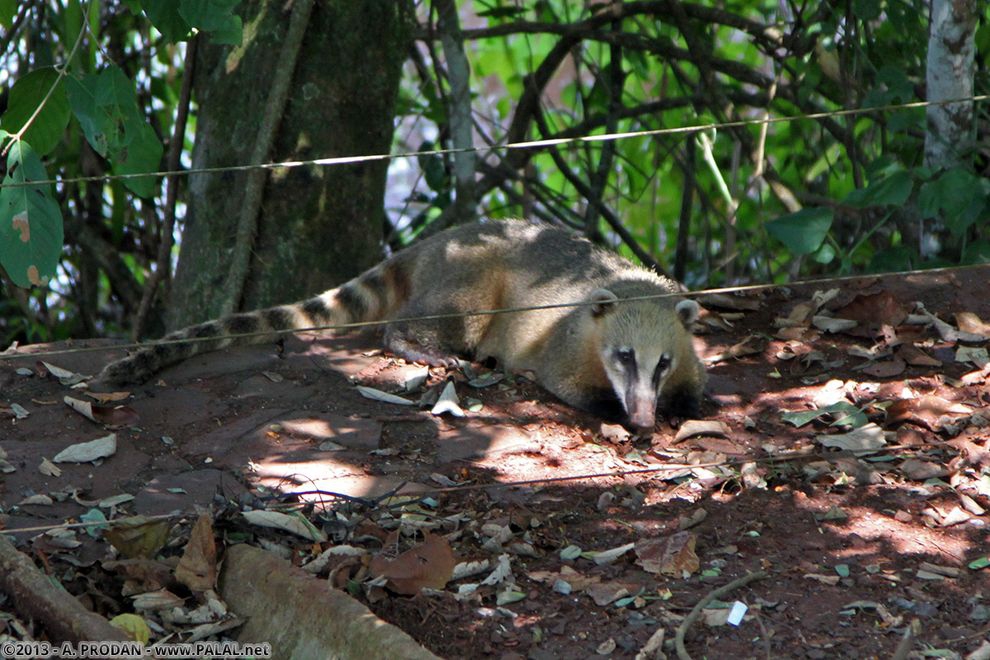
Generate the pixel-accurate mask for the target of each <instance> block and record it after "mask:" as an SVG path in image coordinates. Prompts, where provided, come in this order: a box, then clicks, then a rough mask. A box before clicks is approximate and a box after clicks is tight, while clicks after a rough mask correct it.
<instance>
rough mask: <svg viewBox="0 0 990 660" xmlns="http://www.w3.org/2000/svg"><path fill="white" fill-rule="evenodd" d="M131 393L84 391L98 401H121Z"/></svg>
mask: <svg viewBox="0 0 990 660" xmlns="http://www.w3.org/2000/svg"><path fill="white" fill-rule="evenodd" d="M130 395H131V393H130V392H88V391H87V392H86V396H88V397H90V398H91V399H96V400H97V401H99V402H100V403H113V402H115V401H123V400H124V399H126V398H128V397H129V396H130Z"/></svg>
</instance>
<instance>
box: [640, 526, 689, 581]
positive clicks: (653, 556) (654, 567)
mask: <svg viewBox="0 0 990 660" xmlns="http://www.w3.org/2000/svg"><path fill="white" fill-rule="evenodd" d="M696 542H697V537H696V536H695V535H694V534H693V533H692V532H677V533H676V534H672V535H671V536H668V537H667V538H660V539H643V540H640V541H638V542H637V543H636V563H637V564H639V565H640V566H642V567H643V570H645V571H647V572H649V573H660V574H662V575H670V576H673V577H677V578H680V577H684V576H687V575H691V574H693V573H694V572H696V571H697V570H698V568H699V567H700V566H701V561H700V560H699V559H698V555H697V554H695V552H694V546H695V543H696Z"/></svg>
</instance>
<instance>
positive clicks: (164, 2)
mask: <svg viewBox="0 0 990 660" xmlns="http://www.w3.org/2000/svg"><path fill="white" fill-rule="evenodd" d="M141 4H142V7H143V8H144V13H145V15H146V16H147V17H148V20H150V21H151V24H152V25H154V26H155V27H156V28H157V29H158V31H159V32H161V33H162V36H163V37H165V40H166V41H171V42H172V43H175V42H176V41H184V40H185V39H188V38H189V32H190V31H191V30H192V28H191V27H190V25H189V23H187V22H186V19H184V18H183V17H182V14H181V12H180V11H179V5H180V3H178V2H176V1H175V0H144V2H142V3H141Z"/></svg>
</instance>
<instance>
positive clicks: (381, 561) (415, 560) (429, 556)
mask: <svg viewBox="0 0 990 660" xmlns="http://www.w3.org/2000/svg"><path fill="white" fill-rule="evenodd" d="M456 565H457V560H456V559H455V558H454V552H453V551H452V550H451V549H450V544H449V543H448V542H447V539H445V538H444V537H442V536H437V535H434V534H426V535H425V537H424V538H423V542H422V543H421V544H419V545H417V546H416V547H415V548H410V549H409V550H406V551H405V552H403V553H402V554H400V555H399V556H398V557H396V558H395V559H386V558H385V557H383V556H381V555H379V556H377V557H375V558H373V559H372V560H371V563H370V565H369V566H368V568H369V570H370V571H371V574H372V575H374V576H376V577H383V578H385V579H386V580H388V587H389V588H390V589H391V590H392V591H394V592H396V593H398V594H402V595H404V596H413V595H415V594H418V593H419V591H420V589H423V588H432V589H443V588H444V587H445V586H447V582H448V581H449V580H450V576H451V575H452V574H453V572H454V566H456Z"/></svg>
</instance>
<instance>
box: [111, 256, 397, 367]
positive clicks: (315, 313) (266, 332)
mask: <svg viewBox="0 0 990 660" xmlns="http://www.w3.org/2000/svg"><path fill="white" fill-rule="evenodd" d="M398 275H399V273H398V268H397V264H395V263H393V262H386V263H384V264H380V265H378V266H376V267H374V268H372V269H371V270H368V271H366V272H365V273H363V274H361V275H360V276H358V277H356V278H355V279H353V280H351V281H349V282H347V283H345V284H343V285H341V286H339V287H337V288H336V289H330V290H329V291H325V292H324V293H321V294H320V295H318V296H314V297H312V298H309V299H308V300H304V301H301V302H298V303H293V304H290V305H280V306H278V307H270V308H268V309H262V310H259V311H254V312H244V313H241V314H232V315H230V316H225V317H223V318H220V319H215V320H213V321H206V322H204V323H200V324H198V325H193V326H189V327H188V328H183V329H182V330H177V331H175V332H173V333H171V334H168V335H166V336H165V337H163V338H162V340H161V341H162V342H173V341H175V343H157V344H153V345H150V346H148V347H146V348H142V349H139V350H138V351H137V352H135V353H133V354H131V355H129V356H127V357H126V358H122V359H120V360H117V361H116V362H111V363H110V364H108V365H107V366H106V367H104V368H103V370H102V371H101V372H100V374H99V375H98V376H97V378H96V380H97V382H98V383H101V384H103V383H105V384H107V385H126V384H130V383H143V382H145V381H147V380H148V379H149V378H151V377H152V376H154V375H155V374H156V373H158V372H159V371H161V370H162V369H163V368H165V367H167V366H169V365H172V364H176V363H178V362H182V361H183V360H186V359H188V358H190V357H192V356H194V355H197V354H199V353H208V352H210V351H216V350H220V349H222V348H227V347H228V346H244V345H248V344H260V343H264V342H268V341H273V340H275V339H276V338H277V337H278V336H279V335H278V333H279V332H281V331H286V330H301V329H303V328H311V327H314V326H321V325H342V324H347V323H357V322H361V321H376V320H383V319H385V318H388V316H389V315H391V314H392V313H393V312H394V310H395V309H397V308H398V306H399V305H401V303H402V302H404V298H405V295H404V292H405V287H403V286H397V285H398V284H399V280H400V278H399V277H398ZM184 339H191V340H194V341H176V340H184Z"/></svg>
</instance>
